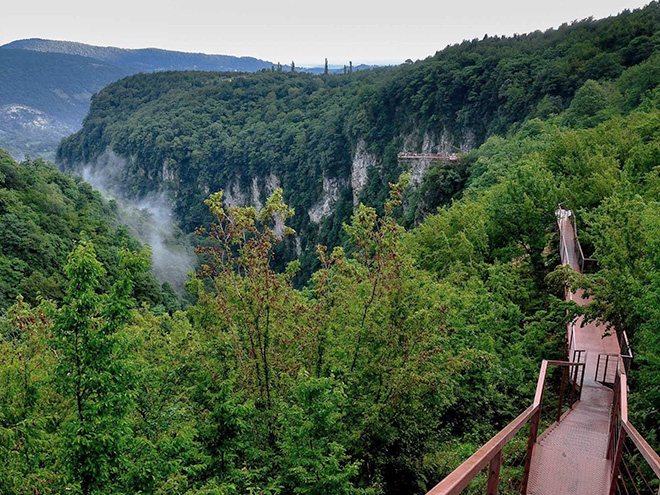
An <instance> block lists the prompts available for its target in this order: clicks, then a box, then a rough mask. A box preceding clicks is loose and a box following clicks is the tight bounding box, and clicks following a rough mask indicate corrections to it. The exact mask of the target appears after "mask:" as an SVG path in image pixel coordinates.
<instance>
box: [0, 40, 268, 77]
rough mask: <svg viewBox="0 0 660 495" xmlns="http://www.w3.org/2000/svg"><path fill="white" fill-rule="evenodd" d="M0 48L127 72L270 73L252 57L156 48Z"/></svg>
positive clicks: (62, 44) (20, 44)
mask: <svg viewBox="0 0 660 495" xmlns="http://www.w3.org/2000/svg"><path fill="white" fill-rule="evenodd" d="M0 48H14V49H20V50H31V51H35V52H43V53H64V54H67V55H79V56H82V57H89V58H93V59H95V60H102V61H104V62H108V63H111V64H114V65H117V66H119V67H123V68H124V69H127V70H129V71H130V72H132V73H134V72H154V71H163V70H214V71H215V70H219V71H242V72H254V71H257V70H260V69H270V68H271V67H272V65H273V64H272V62H267V61H265V60H259V59H257V58H254V57H232V56H230V55H207V54H205V53H185V52H175V51H170V50H161V49H158V48H141V49H136V50H131V49H126V48H116V47H112V46H93V45H86V44H84V43H76V42H73V41H54V40H43V39H36V38H33V39H27V40H18V41H12V42H11V43H8V44H6V45H4V46H2V47H0Z"/></svg>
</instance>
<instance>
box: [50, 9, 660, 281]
mask: <svg viewBox="0 0 660 495" xmlns="http://www.w3.org/2000/svg"><path fill="white" fill-rule="evenodd" d="M659 31H660V6H659V5H658V4H657V3H652V4H650V5H649V6H648V7H646V8H645V9H642V10H638V11H634V12H625V13H622V14H621V15H619V16H617V17H613V18H608V19H604V20H599V21H594V20H585V21H581V22H577V23H574V24H572V25H564V26H562V27H560V28H558V29H554V30H549V31H546V32H544V33H541V32H537V33H532V34H528V35H521V36H516V37H513V38H498V37H494V38H484V39H483V40H479V41H477V40H475V41H468V42H464V43H462V44H459V45H455V46H451V47H448V48H446V49H445V50H443V51H441V52H438V53H437V54H436V55H435V56H433V57H430V58H428V59H427V60H424V61H421V62H418V63H415V64H408V65H403V66H400V67H396V68H384V69H378V70H373V71H368V72H360V73H353V74H349V75H334V76H333V75H330V76H313V75H308V74H296V73H279V72H275V73H273V72H261V73H258V74H255V75H245V76H235V77H229V78H228V77H227V75H226V74H217V75H213V74H186V75H182V74H178V73H163V74H156V75H138V76H134V77H130V78H127V79H125V80H122V81H120V82H117V83H115V84H112V85H110V86H109V87H107V88H106V89H105V90H104V91H103V92H101V93H100V94H99V95H98V96H97V97H95V98H94V100H93V101H92V107H91V109H90V113H89V115H88V117H87V118H86V120H85V125H84V126H83V129H82V130H81V131H80V132H79V133H77V134H76V135H74V136H72V137H70V138H67V139H66V140H64V141H63V143H62V145H61V146H60V149H59V151H58V159H59V160H60V162H61V163H62V164H63V165H64V166H65V167H67V168H69V169H76V168H78V167H81V166H83V165H91V167H92V168H93V169H94V168H96V169H108V168H110V165H112V167H111V168H112V170H113V171H114V173H115V175H116V177H115V179H116V182H117V183H119V184H124V185H128V186H127V187H126V190H127V193H128V194H130V195H133V196H140V195H144V194H146V193H147V192H149V191H154V190H159V191H161V190H162V191H167V192H168V193H169V194H170V196H171V197H172V201H173V203H174V204H175V211H176V213H177V214H178V217H179V219H180V221H181V222H182V225H183V226H184V227H185V228H187V229H191V228H193V227H195V226H197V225H199V224H201V223H203V222H205V221H207V220H208V219H209V217H208V216H207V215H206V214H205V211H204V209H203V208H201V207H200V205H201V204H202V203H201V201H202V200H203V198H205V197H206V196H207V195H208V193H209V192H212V191H214V190H218V189H225V190H226V191H227V199H228V201H229V202H230V203H234V204H246V203H251V204H254V205H259V204H262V203H263V201H264V198H265V197H266V196H267V195H268V194H269V193H270V192H272V190H273V189H274V187H277V186H278V185H281V186H282V187H283V189H284V190H285V192H286V197H287V200H288V202H289V203H290V204H291V205H292V206H293V207H294V208H295V210H296V212H297V215H296V217H295V219H294V220H293V222H294V223H293V226H294V227H295V228H296V230H297V231H298V235H297V239H296V240H295V242H294V241H291V242H289V249H288V251H289V258H290V259H291V258H292V257H293V256H294V253H295V252H296V250H295V248H298V249H297V251H298V252H300V250H301V249H302V256H303V262H304V265H305V269H306V270H308V269H309V267H310V266H312V265H313V258H314V256H313V252H314V246H315V245H316V243H317V242H323V243H328V244H332V245H335V244H337V243H338V242H340V240H341V238H342V234H341V224H342V222H344V221H346V220H347V219H348V216H349V215H350V213H351V211H352V208H353V207H354V206H355V205H357V203H358V201H359V200H362V201H364V202H366V203H367V204H372V205H376V204H379V203H382V201H383V199H384V194H385V193H384V191H386V190H387V183H388V182H390V181H393V180H395V179H396V177H397V176H398V174H399V173H400V172H401V171H402V169H403V167H402V166H401V165H400V164H399V163H397V153H398V152H400V151H402V150H409V151H412V150H415V151H421V150H424V151H430V150H435V151H454V150H458V149H460V150H463V151H469V150H470V149H473V148H474V147H476V146H478V145H479V144H481V143H482V142H483V141H484V140H485V139H486V138H487V137H488V136H490V135H493V134H499V135H504V134H506V133H507V132H509V131H510V130H513V129H515V128H516V127H517V126H519V125H520V124H521V123H522V122H524V121H526V120H528V119H530V118H533V117H541V118H544V117H548V116H550V115H553V114H557V113H560V112H562V111H564V110H566V109H568V108H569V107H570V105H571V101H572V99H573V96H574V95H575V93H576V91H577V90H578V89H579V88H581V87H582V86H583V85H584V84H585V83H586V82H587V81H597V82H599V84H600V86H599V88H601V89H600V90H599V91H600V93H599V96H597V99H598V98H600V100H598V102H597V104H601V103H602V100H603V99H606V100H608V102H609V98H610V97H611V98H614V99H616V98H617V96H616V95H615V94H614V93H616V91H615V87H616V84H609V83H610V82H614V81H616V80H617V78H618V77H619V76H621V74H623V73H624V72H625V71H629V70H631V68H633V67H635V66H637V65H638V64H640V63H641V62H643V61H644V60H646V59H647V58H648V57H649V56H651V55H652V54H653V53H654V51H655V50H656V48H657V47H658V43H659V37H658V36H659V34H658V32H659ZM590 84H592V83H590ZM624 89H625V88H624ZM606 106H607V105H606ZM629 106H630V102H627V101H626V102H623V103H622V105H618V103H617V102H615V101H612V107H611V111H613V112H615V113H617V112H619V113H620V112H624V111H626V109H628V108H629ZM428 165H429V164H428V163H421V164H419V166H417V167H416V168H415V169H414V170H413V174H414V177H413V182H415V183H419V182H420V181H421V180H422V176H423V175H424V172H425V171H426V169H427V168H428ZM463 169H464V166H463V165H462V164H458V166H455V167H448V168H445V169H443V170H439V174H440V176H441V177H438V176H437V175H438V174H436V177H435V180H436V183H437V185H438V186H440V189H445V190H446V192H445V194H440V195H433V194H431V195H426V199H427V200H426V201H424V202H423V203H421V202H420V203H419V204H418V202H417V201H410V202H409V204H408V208H412V209H415V208H418V207H421V208H423V209H425V211H422V212H421V213H416V212H414V211H412V212H411V211H408V212H407V214H408V216H409V218H420V217H421V216H423V214H424V213H428V212H430V211H433V209H434V208H435V207H436V206H438V201H443V200H444V201H446V200H447V199H448V197H451V195H452V194H454V193H455V192H456V191H457V190H458V189H460V188H461V187H462V183H461V181H462V180H464V173H463Z"/></svg>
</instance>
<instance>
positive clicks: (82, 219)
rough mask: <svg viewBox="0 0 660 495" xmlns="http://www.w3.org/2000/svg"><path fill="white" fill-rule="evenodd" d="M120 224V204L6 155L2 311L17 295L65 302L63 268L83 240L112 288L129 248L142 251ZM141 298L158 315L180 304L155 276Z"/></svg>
mask: <svg viewBox="0 0 660 495" xmlns="http://www.w3.org/2000/svg"><path fill="white" fill-rule="evenodd" d="M119 223H120V222H119V214H118V211H117V205H116V203H114V202H107V201H106V200H104V199H103V198H102V197H101V195H100V194H99V193H98V192H97V191H94V190H93V189H92V188H91V186H90V185H89V184H86V183H84V182H82V181H80V180H79V179H73V178H71V177H69V176H67V175H64V174H62V173H61V172H58V171H57V170H56V169H55V168H54V166H53V165H52V164H48V163H46V162H44V161H42V160H26V161H23V162H21V163H16V162H14V161H13V160H12V158H11V157H10V156H9V155H8V153H7V152H6V151H4V150H0V311H3V312H4V311H5V310H6V309H7V308H8V307H9V306H11V305H12V304H13V303H14V302H15V301H16V298H17V296H19V295H22V297H23V300H24V301H25V302H26V303H30V304H34V303H36V302H37V300H38V298H39V297H44V298H46V299H48V300H52V301H61V300H62V298H63V296H64V292H65V287H66V281H65V276H64V273H63V269H64V265H65V264H66V261H67V256H68V254H69V252H70V251H71V250H72V249H73V246H74V244H75V243H76V242H77V241H78V240H79V239H80V237H81V232H84V236H85V238H87V239H88V240H90V241H91V242H94V244H95V245H96V250H97V254H98V258H99V261H100V262H101V263H102V264H103V266H104V267H105V269H106V271H107V277H105V278H104V279H103V281H102V283H101V286H102V287H104V288H109V287H110V285H111V284H112V283H113V282H114V281H115V280H116V279H117V276H118V267H117V265H116V261H117V256H118V252H119V251H120V250H121V249H122V248H123V247H124V246H127V247H129V248H131V249H134V250H136V249H138V248H139V244H138V242H137V241H136V240H135V239H134V238H133V237H132V236H131V235H130V233H129V230H128V229H127V228H125V227H122V226H121V225H119ZM135 291H136V292H135V295H136V297H138V299H139V300H140V301H145V302H148V303H150V304H151V305H152V306H154V307H155V306H156V305H159V304H165V305H167V306H169V307H170V308H175V307H176V304H177V303H178V299H177V297H176V296H175V295H174V294H173V291H172V289H171V288H166V289H165V291H162V289H161V287H160V286H159V284H158V283H157V281H156V280H155V279H154V278H153V276H152V275H147V274H143V275H140V277H139V279H137V280H136V288H135Z"/></svg>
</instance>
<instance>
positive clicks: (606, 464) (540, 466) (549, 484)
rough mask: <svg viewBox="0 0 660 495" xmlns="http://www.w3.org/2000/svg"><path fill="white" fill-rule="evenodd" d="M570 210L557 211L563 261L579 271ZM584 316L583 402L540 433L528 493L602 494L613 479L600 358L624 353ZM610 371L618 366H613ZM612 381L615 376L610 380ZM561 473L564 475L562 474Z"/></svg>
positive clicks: (579, 329) (573, 345) (580, 332)
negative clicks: (598, 372)
mask: <svg viewBox="0 0 660 495" xmlns="http://www.w3.org/2000/svg"><path fill="white" fill-rule="evenodd" d="M570 215H571V212H570V211H569V210H559V212H558V215H557V216H558V224H559V234H560V236H561V237H562V242H561V243H560V245H561V247H562V252H561V258H562V262H563V263H564V264H568V265H571V267H572V268H573V269H574V270H576V271H578V272H579V271H580V270H581V268H582V267H581V266H580V263H579V261H578V260H579V258H580V255H579V254H578V253H577V249H579V248H577V243H576V242H575V230H574V225H573V223H572V222H571V218H570ZM566 298H567V300H569V299H570V300H573V301H575V302H576V303H577V304H579V305H581V306H583V305H586V304H588V303H589V301H590V299H589V298H584V297H583V291H582V290H580V291H578V292H577V293H573V292H570V291H568V292H567V294H566ZM582 320H583V318H582V317H580V318H578V319H577V321H575V322H573V324H572V325H569V328H568V341H569V356H574V355H576V353H575V351H576V350H581V351H584V352H580V353H578V354H577V355H579V356H580V362H584V363H585V371H584V373H585V377H584V382H583V388H582V397H581V400H580V401H579V402H578V403H577V404H576V405H575V407H574V408H573V409H571V410H569V412H568V414H567V415H566V416H564V418H563V419H562V420H561V421H560V422H559V423H555V424H554V425H553V426H552V427H551V428H549V429H548V431H546V433H545V434H544V435H542V436H541V437H539V440H538V442H537V444H536V445H535V446H534V450H533V453H532V462H531V469H530V477H529V487H528V493H529V494H531V495H564V494H566V495H568V494H581V495H592V494H593V495H602V494H603V493H607V490H608V488H609V483H610V481H609V480H610V472H611V465H610V464H611V461H609V460H608V459H607V447H608V440H609V424H610V409H611V406H612V397H613V392H612V390H611V389H610V388H608V387H605V386H604V385H602V384H601V383H599V382H596V381H595V374H596V366H597V362H598V356H599V355H601V354H603V353H607V354H613V355H617V356H618V355H620V350H619V342H618V340H617V338H616V336H615V335H613V334H611V335H608V336H606V337H603V334H604V333H605V330H606V329H605V327H604V326H603V325H599V324H596V323H588V324H586V325H584V326H583V321H582ZM610 369H611V370H612V373H614V372H615V367H614V366H612V367H610ZM612 382H613V380H612ZM559 473H561V474H559Z"/></svg>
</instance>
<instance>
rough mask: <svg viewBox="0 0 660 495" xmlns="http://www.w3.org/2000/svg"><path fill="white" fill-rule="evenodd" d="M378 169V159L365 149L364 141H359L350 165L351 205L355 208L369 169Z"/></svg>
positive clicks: (365, 183)
mask: <svg viewBox="0 0 660 495" xmlns="http://www.w3.org/2000/svg"><path fill="white" fill-rule="evenodd" d="M375 167H378V157H377V156H376V155H375V154H374V153H372V152H371V151H369V150H368V149H367V143H365V142H364V139H359V140H358V142H357V146H356V148H355V157H354V158H353V164H352V165H351V187H352V188H353V205H354V206H357V204H358V202H359V199H360V193H361V192H362V189H364V186H366V185H367V180H368V177H369V169H370V168H375Z"/></svg>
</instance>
